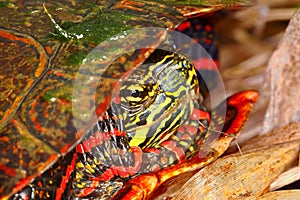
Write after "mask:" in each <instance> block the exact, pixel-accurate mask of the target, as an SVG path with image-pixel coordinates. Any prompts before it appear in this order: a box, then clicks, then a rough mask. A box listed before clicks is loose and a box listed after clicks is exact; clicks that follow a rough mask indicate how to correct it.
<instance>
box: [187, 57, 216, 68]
mask: <svg viewBox="0 0 300 200" xmlns="http://www.w3.org/2000/svg"><path fill="white" fill-rule="evenodd" d="M193 64H194V66H195V68H196V69H197V70H219V62H218V61H215V60H212V59H211V58H200V59H199V60H193Z"/></svg>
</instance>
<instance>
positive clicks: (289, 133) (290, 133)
mask: <svg viewBox="0 0 300 200" xmlns="http://www.w3.org/2000/svg"><path fill="white" fill-rule="evenodd" d="M295 140H298V141H299V142H300V121H299V122H294V123H291V124H289V125H287V126H284V127H281V128H277V129H275V130H273V131H271V132H269V133H267V134H264V135H259V136H256V137H254V138H252V139H250V140H248V141H247V142H246V143H245V144H243V146H242V150H248V149H255V148H260V147H266V146H269V145H273V144H279V143H283V142H288V141H295Z"/></svg>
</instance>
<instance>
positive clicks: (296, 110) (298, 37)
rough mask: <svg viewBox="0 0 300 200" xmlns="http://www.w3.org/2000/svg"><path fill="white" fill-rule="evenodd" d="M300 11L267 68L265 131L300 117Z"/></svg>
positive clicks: (295, 15) (291, 22) (297, 119)
mask: <svg viewBox="0 0 300 200" xmlns="http://www.w3.org/2000/svg"><path fill="white" fill-rule="evenodd" d="M299 55H300V10H298V11H297V12H296V13H295V14H294V16H293V18H292V19H291V21H290V23H289V26H288V27H287V29H286V31H285V34H284V37H283V38H282V40H281V43H280V44H279V46H278V48H277V50H276V51H275V52H274V53H273V55H272V57H271V59H270V61H269V64H268V67H267V71H266V83H267V86H265V87H264V89H263V91H270V102H269V105H268V109H267V113H266V117H265V121H264V126H263V132H268V131H270V130H273V129H274V128H276V127H280V126H284V125H286V124H289V123H291V122H295V121H299V120H300V104H299V99H300V93H299V88H300V56H299Z"/></svg>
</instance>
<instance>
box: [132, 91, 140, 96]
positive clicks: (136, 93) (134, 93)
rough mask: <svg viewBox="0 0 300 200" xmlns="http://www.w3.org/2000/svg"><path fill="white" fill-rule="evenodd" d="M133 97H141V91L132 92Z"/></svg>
mask: <svg viewBox="0 0 300 200" xmlns="http://www.w3.org/2000/svg"><path fill="white" fill-rule="evenodd" d="M131 96H132V97H139V96H140V91H139V90H131Z"/></svg>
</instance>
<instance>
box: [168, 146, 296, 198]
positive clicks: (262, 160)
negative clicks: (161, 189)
mask: <svg viewBox="0 0 300 200" xmlns="http://www.w3.org/2000/svg"><path fill="white" fill-rule="evenodd" d="M298 151H299V144H298V143H295V142H294V143H288V144H280V145H275V146H272V147H270V148H268V149H261V150H259V151H250V152H248V153H245V154H244V155H229V156H226V157H223V158H220V159H218V160H216V161H215V162H214V163H212V164H211V165H209V166H207V167H205V168H203V169H202V170H200V171H199V172H198V173H197V174H195V175H194V176H193V177H192V178H191V179H190V180H189V181H188V182H187V183H186V184H184V186H183V187H182V188H181V189H180V190H179V191H178V192H177V193H176V194H175V197H174V199H245V198H248V199H255V198H257V197H259V196H260V195H262V194H263V193H264V192H266V191H267V190H268V188H269V185H270V184H271V182H273V181H274V180H275V179H276V177H277V176H278V175H279V174H280V173H282V171H284V169H285V168H286V166H289V165H290V164H291V163H292V162H293V161H295V159H297V157H298Z"/></svg>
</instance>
